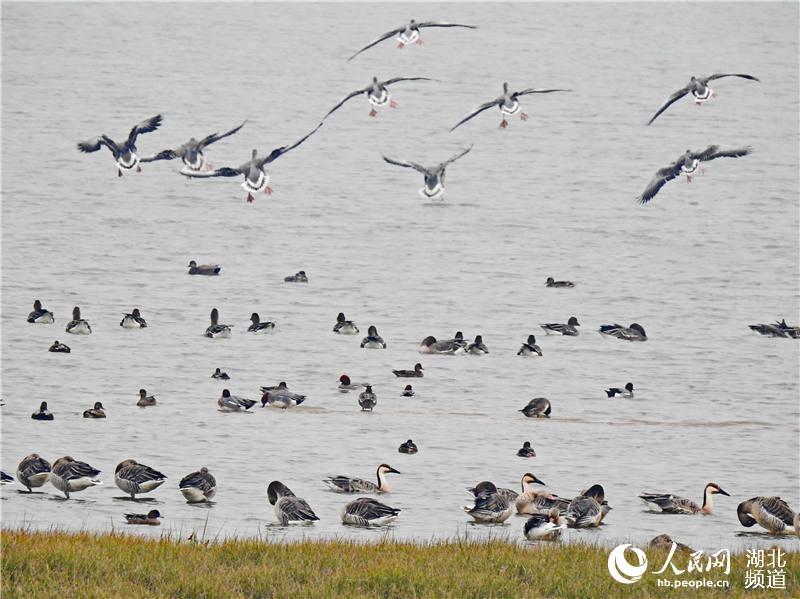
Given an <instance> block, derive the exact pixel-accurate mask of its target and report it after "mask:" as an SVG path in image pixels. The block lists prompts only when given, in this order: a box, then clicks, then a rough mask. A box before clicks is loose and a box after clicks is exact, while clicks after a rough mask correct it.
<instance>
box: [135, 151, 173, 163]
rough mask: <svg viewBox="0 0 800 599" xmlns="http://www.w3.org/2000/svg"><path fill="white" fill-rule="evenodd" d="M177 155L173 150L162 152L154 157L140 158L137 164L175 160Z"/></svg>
mask: <svg viewBox="0 0 800 599" xmlns="http://www.w3.org/2000/svg"><path fill="white" fill-rule="evenodd" d="M177 157H178V155H177V154H176V153H175V150H164V151H163V152H159V153H158V154H155V155H154V156H147V157H145V158H140V159H139V162H155V161H156V160H172V159H173V158H177Z"/></svg>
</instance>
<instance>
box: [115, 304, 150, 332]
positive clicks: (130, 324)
mask: <svg viewBox="0 0 800 599" xmlns="http://www.w3.org/2000/svg"><path fill="white" fill-rule="evenodd" d="M119 326H121V327H122V328H123V329H145V328H147V322H146V321H145V319H144V318H142V315H141V313H140V312H139V308H134V309H133V311H132V312H131V313H130V314H125V315H124V316H123V317H122V320H121V321H120V323H119Z"/></svg>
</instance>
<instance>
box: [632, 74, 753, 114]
mask: <svg viewBox="0 0 800 599" xmlns="http://www.w3.org/2000/svg"><path fill="white" fill-rule="evenodd" d="M723 77H741V78H742V79H749V80H750V81H759V79H757V78H756V77H753V76H752V75H745V74H742V73H716V74H714V75H711V76H709V77H695V76H694V75H692V78H691V79H690V80H689V83H687V84H686V85H685V86H684V87H682V88H681V89H679V90H678V91H676V92H675V93H673V94H672V95H671V96H670V97H669V98H667V101H666V102H664V104H662V106H661V108H659V109H658V112H656V113H655V114H654V115H653V118H651V119H650V120H649V121H648V122H647V124H648V125H650V124H652V122H653V121H654V120H656V119H657V118H658V117H659V115H660V114H661V113H662V112H664V111H665V110H666V109H667V108H669V107H670V106H672V104H674V103H675V102H677V101H678V100H680V99H681V98H682V97H684V96H685V95H686V94H688V93H690V92H691V94H692V95H693V96H694V102H695V104H697V105H698V106H701V105H702V104H703V102H706V101H707V100H710V99H711V98H713V97H714V96H715V95H717V94H716V92H715V91H714V90H713V89H711V88H710V87H709V86H708V82H709V81H714V80H715V79H722V78H723Z"/></svg>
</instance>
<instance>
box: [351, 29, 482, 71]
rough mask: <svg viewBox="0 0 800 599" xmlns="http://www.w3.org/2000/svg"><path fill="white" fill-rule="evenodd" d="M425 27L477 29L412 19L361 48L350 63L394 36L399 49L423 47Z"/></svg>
mask: <svg viewBox="0 0 800 599" xmlns="http://www.w3.org/2000/svg"><path fill="white" fill-rule="evenodd" d="M423 27H465V28H467V29H477V27H475V26H474V25H461V24H459V23H443V22H441V21H424V22H422V23H417V22H416V21H415V20H414V19H411V20H410V21H409V22H408V24H406V25H401V26H400V27H398V28H397V29H392V30H391V31H387V32H386V33H384V34H383V35H381V36H380V37H379V38H378V39H376V40H374V41H371V42H370V43H369V44H367V45H366V46H364V47H363V48H361V50H359V51H358V52H356V53H355V54H353V55H352V56H351V57H350V58H348V59H347V60H348V61H351V60H353V59H354V58H355V57H356V56H358V55H359V54H361V53H362V52H363V51H364V50H369V49H370V48H372V46H375V45H377V44H380V43H381V42H382V41H384V40H388V39H389V38H390V37H392V36H397V47H398V48H404V47H405V46H407V45H409V44H417V45H420V46H421V45H422V44H423V41H422V38H420V35H419V30H420V29H422V28H423Z"/></svg>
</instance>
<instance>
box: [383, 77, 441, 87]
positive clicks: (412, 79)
mask: <svg viewBox="0 0 800 599" xmlns="http://www.w3.org/2000/svg"><path fill="white" fill-rule="evenodd" d="M398 81H433V79H431V78H430V77H393V78H392V79H387V80H386V81H384V82H383V84H384V85H391V84H392V83H397V82H398Z"/></svg>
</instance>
